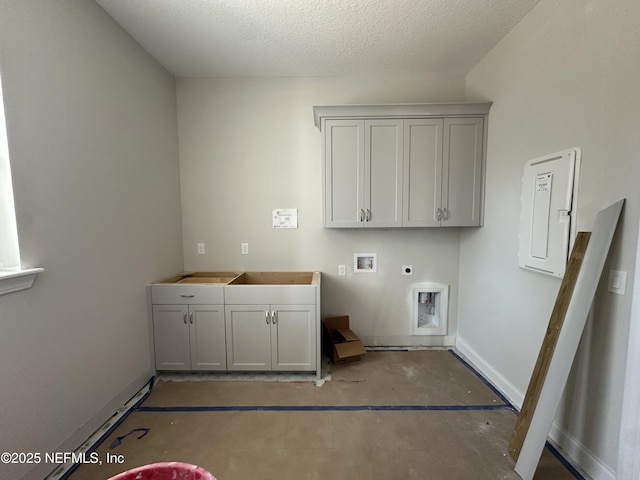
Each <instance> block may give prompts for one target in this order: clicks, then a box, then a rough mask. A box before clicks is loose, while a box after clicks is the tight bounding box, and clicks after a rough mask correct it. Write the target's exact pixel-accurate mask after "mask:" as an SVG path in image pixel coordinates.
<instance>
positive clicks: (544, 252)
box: [518, 148, 581, 277]
mask: <svg viewBox="0 0 640 480" xmlns="http://www.w3.org/2000/svg"><path fill="white" fill-rule="evenodd" d="M580 156H581V154H580V149H579V148H571V149H569V150H564V151H562V152H558V153H554V154H552V155H546V156H544V157H540V158H536V159H534V160H530V161H528V162H527V163H526V165H525V167H524V174H523V176H522V197H521V201H522V211H521V213H520V249H519V251H518V260H519V262H518V263H519V265H520V267H522V268H526V269H529V270H533V271H536V272H540V273H544V274H547V275H552V276H554V277H562V276H563V275H564V270H565V268H566V266H567V259H568V257H569V251H570V247H571V243H572V242H573V239H574V238H575V233H576V232H575V229H576V221H575V214H574V211H575V208H576V205H577V199H578V188H577V185H578V181H577V179H578V173H579V170H580Z"/></svg>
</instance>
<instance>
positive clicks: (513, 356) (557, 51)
mask: <svg viewBox="0 0 640 480" xmlns="http://www.w3.org/2000/svg"><path fill="white" fill-rule="evenodd" d="M614 3H615V5H614V4H612V3H611V2H605V1H593V0H570V1H563V2H555V1H550V0H543V1H542V2H541V3H540V4H539V5H538V6H537V7H536V8H535V9H534V10H533V11H532V12H531V13H530V14H529V15H528V16H527V17H526V18H525V19H524V20H523V21H522V22H521V23H520V24H519V25H518V26H517V27H516V28H515V29H514V31H512V32H511V33H510V34H509V35H508V36H507V37H506V38H505V39H504V40H503V41H502V42H501V43H500V44H498V46H497V47H496V48H495V49H494V50H493V51H492V52H490V53H489V55H487V56H486V57H485V58H484V59H483V60H482V61H481V62H480V63H479V64H478V65H477V66H476V68H475V69H474V70H472V71H471V72H470V73H469V75H468V76H467V100H468V101H474V100H491V101H493V102H494V103H493V107H492V109H491V114H490V118H489V134H488V135H489V144H488V163H487V188H486V192H487V193H486V210H485V226H484V228H482V229H479V230H474V231H466V232H465V233H464V234H462V235H461V245H460V252H461V256H460V299H459V314H458V315H459V329H458V334H459V343H458V346H459V347H460V348H461V350H462V351H463V352H464V353H466V354H467V355H468V356H469V357H470V358H471V359H472V360H473V361H474V362H475V363H476V364H477V365H478V366H479V367H480V368H482V370H483V371H484V372H485V373H486V374H488V375H489V376H490V378H491V379H492V380H493V381H494V382H496V383H497V384H498V386H500V387H501V388H502V389H503V390H504V391H505V392H506V393H507V394H508V395H509V396H510V397H511V399H512V400H513V401H514V402H515V403H516V404H521V402H522V398H523V396H524V393H525V391H526V388H527V385H528V381H529V377H530V375H531V371H532V369H533V365H534V363H535V360H536V358H537V355H538V351H539V348H540V344H541V341H542V338H543V335H544V332H545V330H546V326H547V323H548V319H549V315H550V313H551V310H552V308H553V303H554V301H555V297H556V294H557V291H558V287H559V285H560V281H559V280H556V279H553V278H551V277H546V276H543V275H540V274H536V273H532V272H528V271H523V270H520V269H519V268H518V266H517V251H518V226H519V215H520V188H521V185H520V178H521V175H522V171H523V167H524V163H525V162H526V161H527V160H530V159H532V158H536V157H539V156H541V155H544V154H549V153H553V152H556V151H559V150H563V149H566V148H569V147H574V146H577V147H580V148H581V149H582V155H583V157H582V158H583V163H582V173H581V178H580V187H579V188H580V198H579V205H578V209H577V215H578V229H579V230H590V229H591V226H592V224H593V220H594V218H595V215H596V213H597V211H599V210H600V209H602V208H604V207H606V206H608V205H609V204H611V203H613V202H614V201H616V200H618V199H620V198H622V197H626V198H627V204H626V207H625V210H624V212H623V220H622V222H621V224H620V225H619V228H618V231H617V235H616V238H615V239H614V245H613V250H612V252H611V255H610V256H609V261H608V263H607V265H606V266H605V275H604V276H603V282H601V285H600V288H599V290H598V299H597V301H596V303H595V308H594V313H595V314H594V316H593V318H592V319H591V321H590V322H589V324H588V326H587V331H586V333H585V335H584V336H583V339H582V344H581V348H580V351H579V353H578V356H577V361H576V362H575V363H574V368H573V371H572V375H571V379H570V381H569V384H568V387H567V394H566V398H565V400H564V404H563V408H562V411H561V412H560V415H559V416H558V418H557V423H556V428H555V430H554V431H553V437H554V438H555V439H556V440H558V441H560V443H561V446H562V447H563V448H564V449H566V450H567V451H568V452H569V453H570V454H571V455H572V456H573V457H574V458H575V459H577V460H578V462H579V463H580V465H581V466H582V467H583V468H585V469H586V470H587V471H588V473H589V474H590V475H592V476H593V477H594V478H596V479H599V478H614V470H615V465H616V461H617V448H618V433H619V429H620V411H621V397H622V391H623V384H624V371H625V358H626V349H627V333H628V329H629V316H630V309H631V296H630V295H626V296H617V295H612V294H610V293H608V292H607V291H606V280H607V278H608V270H609V269H616V270H624V271H627V272H629V275H630V277H629V278H630V282H633V271H634V265H635V261H634V258H635V250H636V244H637V238H638V237H637V235H638V212H639V210H640V191H639V190H638V178H640V161H639V160H640V158H639V157H640V153H639V152H640V136H639V135H638V132H639V131H640V115H638V107H639V106H640V93H639V92H640V91H639V89H638V85H640V64H639V62H638V55H637V52H638V51H640V36H639V35H638V33H637V26H638V25H639V24H640V4H639V3H638V2H636V1H635V0H618V1H617V2H614ZM603 283H604V284H603ZM630 288H631V285H629V286H628V291H631V289H630Z"/></svg>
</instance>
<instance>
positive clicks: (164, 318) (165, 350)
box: [153, 305, 191, 370]
mask: <svg viewBox="0 0 640 480" xmlns="http://www.w3.org/2000/svg"><path fill="white" fill-rule="evenodd" d="M188 315H189V312H188V310H187V306H186V305H154V306H153V340H154V346H155V357H156V369H157V370H190V369H191V359H190V354H189V322H188Z"/></svg>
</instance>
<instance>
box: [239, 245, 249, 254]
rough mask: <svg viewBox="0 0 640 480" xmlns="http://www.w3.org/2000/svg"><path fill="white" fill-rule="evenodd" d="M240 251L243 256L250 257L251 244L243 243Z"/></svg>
mask: <svg viewBox="0 0 640 480" xmlns="http://www.w3.org/2000/svg"><path fill="white" fill-rule="evenodd" d="M240 251H241V252H242V255H249V244H248V243H241V244H240Z"/></svg>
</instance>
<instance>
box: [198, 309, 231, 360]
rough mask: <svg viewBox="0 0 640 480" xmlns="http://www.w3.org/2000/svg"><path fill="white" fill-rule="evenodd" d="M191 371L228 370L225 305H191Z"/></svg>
mask: <svg viewBox="0 0 640 480" xmlns="http://www.w3.org/2000/svg"><path fill="white" fill-rule="evenodd" d="M189 337H190V342H189V343H190V346H191V370H209V371H211V370H226V369H227V356H226V352H225V348H226V347H225V328H224V306H223V305H189Z"/></svg>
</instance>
